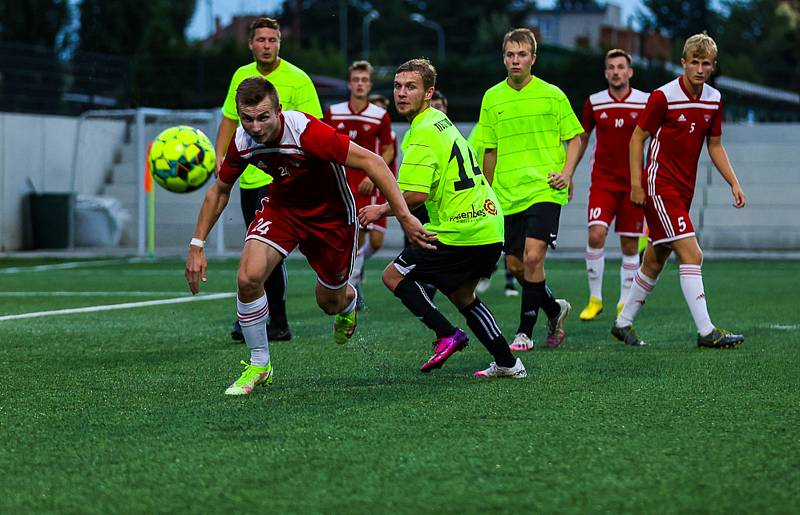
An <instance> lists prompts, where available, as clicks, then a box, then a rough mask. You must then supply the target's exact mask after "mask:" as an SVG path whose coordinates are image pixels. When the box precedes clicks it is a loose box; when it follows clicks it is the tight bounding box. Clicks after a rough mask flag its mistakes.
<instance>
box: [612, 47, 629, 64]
mask: <svg viewBox="0 0 800 515" xmlns="http://www.w3.org/2000/svg"><path fill="white" fill-rule="evenodd" d="M615 57H624V58H625V60H626V61H628V66H630V65H631V64H632V63H633V61H632V60H631V54H629V53H628V52H626V51H625V50H623V49H621V48H612V49H611V50H609V51H608V52H606V62H608V60H609V59H613V58H615Z"/></svg>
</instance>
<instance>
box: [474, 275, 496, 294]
mask: <svg viewBox="0 0 800 515" xmlns="http://www.w3.org/2000/svg"><path fill="white" fill-rule="evenodd" d="M491 285H492V280H491V278H486V277H481V278H480V279H478V284H477V286H475V291H477V292H478V293H484V292H485V291H486V290H488V289H489V286H491Z"/></svg>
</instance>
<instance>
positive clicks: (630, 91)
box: [608, 87, 633, 102]
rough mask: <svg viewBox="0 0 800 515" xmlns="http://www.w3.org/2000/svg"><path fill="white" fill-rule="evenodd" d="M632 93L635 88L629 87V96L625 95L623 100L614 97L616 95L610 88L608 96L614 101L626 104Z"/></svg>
mask: <svg viewBox="0 0 800 515" xmlns="http://www.w3.org/2000/svg"><path fill="white" fill-rule="evenodd" d="M631 93H633V88H631V87H629V88H628V94H627V95H625V96H624V97H622V98H617V97H615V96H614V93H612V92H611V88H608V96H610V97H611V98H612V99H614V100H615V101H617V102H625V101H626V100H628V97H629V96H631Z"/></svg>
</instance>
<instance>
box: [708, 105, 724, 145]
mask: <svg viewBox="0 0 800 515" xmlns="http://www.w3.org/2000/svg"><path fill="white" fill-rule="evenodd" d="M722 118H723V115H722V102H720V103H719V109H717V111H716V112H715V113H714V119H713V120H712V121H711V127H710V128H709V130H708V135H709V136H711V137H713V138H716V137H719V136H722Z"/></svg>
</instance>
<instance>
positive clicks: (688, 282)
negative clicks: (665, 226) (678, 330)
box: [672, 236, 744, 348]
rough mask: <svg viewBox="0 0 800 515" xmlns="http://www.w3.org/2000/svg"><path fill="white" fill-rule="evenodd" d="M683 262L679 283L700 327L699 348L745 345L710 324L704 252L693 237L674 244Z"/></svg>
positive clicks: (741, 337) (698, 331)
mask: <svg viewBox="0 0 800 515" xmlns="http://www.w3.org/2000/svg"><path fill="white" fill-rule="evenodd" d="M672 249H673V250H674V251H675V255H676V256H677V257H678V261H679V262H680V281H681V290H682V291H683V298H684V299H686V304H687V306H689V311H691V313H692V318H693V319H694V323H695V326H696V327H697V345H698V346H699V347H712V348H728V347H735V346H736V345H739V344H740V343H743V342H744V336H742V335H740V334H732V333H730V332H729V331H726V330H724V329H719V328H717V327H715V326H714V324H713V323H711V317H710V316H709V314H708V306H707V305H706V294H705V288H704V287H703V272H702V265H703V251H702V250H701V249H700V245H699V244H698V243H697V238H695V237H694V236H691V237H688V238H683V239H680V240H676V241H674V242H672Z"/></svg>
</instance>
